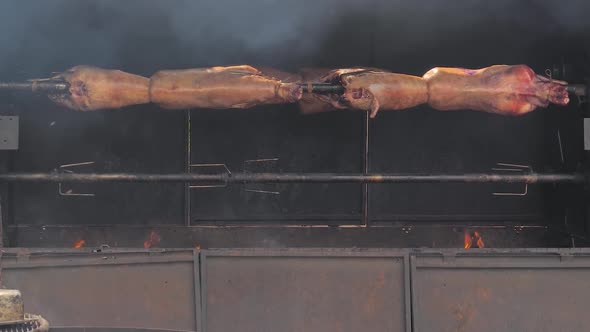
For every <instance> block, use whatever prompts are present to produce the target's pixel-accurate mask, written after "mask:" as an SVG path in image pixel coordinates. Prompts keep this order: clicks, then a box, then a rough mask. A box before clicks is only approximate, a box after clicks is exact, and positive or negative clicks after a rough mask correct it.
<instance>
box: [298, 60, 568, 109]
mask: <svg viewBox="0 0 590 332" xmlns="http://www.w3.org/2000/svg"><path fill="white" fill-rule="evenodd" d="M318 81H319V82H322V83H333V84H342V86H343V87H344V89H345V92H344V94H343V95H330V96H328V97H329V98H327V97H325V96H313V97H307V98H306V97H304V99H308V100H311V101H312V102H311V103H310V104H309V105H302V112H303V113H310V110H311V111H315V112H317V111H326V110H329V109H338V108H353V109H361V110H365V111H369V112H370V115H371V117H374V116H375V115H376V114H377V112H378V111H379V110H401V109H406V108H410V107H414V106H417V105H420V104H423V103H428V104H429V105H430V106H431V107H432V108H434V109H437V110H445V111H446V110H474V111H483V112H490V113H497V114H503V115H520V114H525V113H528V112H531V111H533V110H535V109H536V108H537V107H547V106H548V105H549V103H553V104H557V105H567V104H568V103H569V96H568V93H567V90H566V85H567V83H566V82H562V81H556V80H551V79H549V78H546V77H543V76H540V75H536V74H535V73H534V72H533V70H532V69H531V68H529V67H527V66H525V65H516V66H507V65H497V66H491V67H488V68H483V69H478V70H471V69H463V68H434V69H432V70H430V71H428V72H427V73H426V74H425V75H424V76H423V77H417V76H410V75H404V74H395V73H390V72H387V71H383V70H379V69H366V68H350V69H336V70H333V71H331V72H329V73H328V74H326V75H324V76H323V77H321V78H319V79H318Z"/></svg>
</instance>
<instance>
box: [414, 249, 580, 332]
mask: <svg viewBox="0 0 590 332" xmlns="http://www.w3.org/2000/svg"><path fill="white" fill-rule="evenodd" d="M411 261H412V308H413V320H414V331H416V332H429V331H443V332H446V331H449V332H450V331H457V332H459V331H478V332H488V331H489V332H497V331H536V332H553V331H587V330H588V326H590V316H589V315H588V314H587V313H586V311H587V310H586V308H587V307H588V306H589V305H590V253H589V252H587V251H586V252H584V251H583V250H575V249H573V250H572V249H568V250H518V251H517V250H485V251H483V250H474V252H469V253H466V252H462V253H461V252H446V253H444V254H442V255H441V254H436V255H431V254H420V255H419V256H412V257H411Z"/></svg>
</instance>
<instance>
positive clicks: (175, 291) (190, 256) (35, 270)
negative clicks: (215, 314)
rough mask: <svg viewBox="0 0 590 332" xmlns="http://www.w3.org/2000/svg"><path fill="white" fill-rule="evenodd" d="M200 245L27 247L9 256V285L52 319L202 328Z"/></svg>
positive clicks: (72, 322) (32, 307) (33, 308)
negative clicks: (175, 247)
mask: <svg viewBox="0 0 590 332" xmlns="http://www.w3.org/2000/svg"><path fill="white" fill-rule="evenodd" d="M196 254H197V253H196V252H194V251H192V250H176V251H175V250H173V251H159V252H158V251H147V250H139V251H138V250H135V251H133V250H121V251H109V250H104V251H102V252H92V251H90V250H69V251H65V250H46V251H45V252H43V250H35V251H30V250H22V249H8V250H7V252H6V253H5V254H4V256H3V258H2V260H3V261H2V265H3V268H4V274H3V275H4V281H5V284H6V286H7V287H11V288H15V289H19V290H21V292H22V294H23V298H24V302H25V306H26V308H25V309H26V311H27V312H34V313H39V314H42V315H43V317H45V318H46V319H47V320H48V321H49V322H51V325H52V326H100V327H128V328H129V327H133V328H153V329H169V330H189V331H194V330H195V329H196V325H197V318H196V315H197V313H198V312H199V310H200V309H199V307H198V306H197V303H196V301H195V294H199V291H198V289H196V288H198V287H199V283H198V278H196V273H195V271H196V269H195V266H194V263H195V262H198V260H196V259H195V257H196Z"/></svg>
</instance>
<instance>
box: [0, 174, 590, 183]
mask: <svg viewBox="0 0 590 332" xmlns="http://www.w3.org/2000/svg"><path fill="white" fill-rule="evenodd" d="M215 181H217V182H220V183H223V184H231V183H439V182H441V183H442V182H463V183H527V184H532V183H574V184H584V183H587V182H588V179H587V177H586V175H584V174H582V173H573V174H559V173H527V174H490V173H472V174H459V175H449V174H428V175H396V174H339V173H231V174H229V173H219V174H190V173H171V174H142V173H4V174H0V182H192V183H195V182H215Z"/></svg>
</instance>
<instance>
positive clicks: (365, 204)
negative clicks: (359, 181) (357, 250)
mask: <svg viewBox="0 0 590 332" xmlns="http://www.w3.org/2000/svg"><path fill="white" fill-rule="evenodd" d="M370 120H371V119H370V117H369V112H365V129H364V130H363V132H364V145H363V175H367V174H369V128H370ZM362 190H363V202H362V209H363V226H365V227H369V184H368V183H363V189H362Z"/></svg>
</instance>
